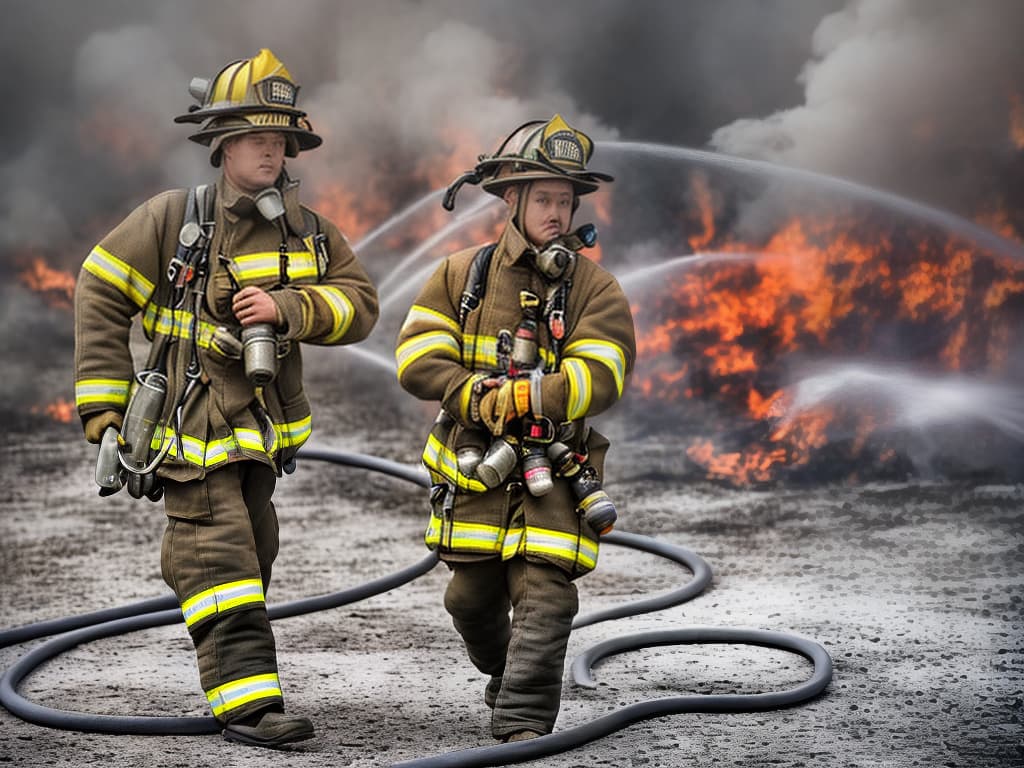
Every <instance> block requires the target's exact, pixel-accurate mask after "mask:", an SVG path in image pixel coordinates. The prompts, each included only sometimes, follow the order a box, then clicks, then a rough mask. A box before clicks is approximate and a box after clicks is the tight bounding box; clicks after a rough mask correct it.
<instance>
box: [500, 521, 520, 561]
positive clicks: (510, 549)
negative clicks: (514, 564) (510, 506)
mask: <svg viewBox="0 0 1024 768" xmlns="http://www.w3.org/2000/svg"><path fill="white" fill-rule="evenodd" d="M523 533H524V531H523V529H522V528H511V529H509V530H508V531H506V533H505V541H504V543H503V545H502V548H501V559H502V560H508V559H509V558H511V557H515V556H516V555H518V554H519V551H520V549H521V548H522V545H523Z"/></svg>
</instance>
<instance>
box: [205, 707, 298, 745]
mask: <svg viewBox="0 0 1024 768" xmlns="http://www.w3.org/2000/svg"><path fill="white" fill-rule="evenodd" d="M244 723H245V721H244V720H242V721H239V722H235V723H228V724H227V725H226V726H224V734H223V735H224V738H225V739H227V740H228V741H234V742H237V743H239V744H249V745H250V746H254V747H271V748H273V747H280V746H282V745H284V744H291V743H292V742H295V741H305V740H306V739H311V738H313V724H312V723H311V722H310V721H309V720H308V719H307V718H305V717H297V716H295V715H286V714H285V713H284V712H267V713H265V714H264V715H263V717H261V718H260V719H259V722H257V723H255V724H251V725H246V724H244Z"/></svg>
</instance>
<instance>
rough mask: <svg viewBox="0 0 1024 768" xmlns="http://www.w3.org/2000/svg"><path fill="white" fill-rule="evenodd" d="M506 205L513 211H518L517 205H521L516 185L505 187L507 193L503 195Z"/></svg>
mask: <svg viewBox="0 0 1024 768" xmlns="http://www.w3.org/2000/svg"><path fill="white" fill-rule="evenodd" d="M501 197H502V199H503V200H504V201H505V204H506V205H508V207H509V208H511V209H512V210H513V211H514V210H515V209H516V205H517V204H518V203H519V187H517V186H516V185H514V184H513V185H512V186H508V187H505V191H504V192H503V193H502V194H501Z"/></svg>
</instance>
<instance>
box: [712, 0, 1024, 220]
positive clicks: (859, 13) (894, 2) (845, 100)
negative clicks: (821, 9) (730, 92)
mask: <svg viewBox="0 0 1024 768" xmlns="http://www.w3.org/2000/svg"><path fill="white" fill-rule="evenodd" d="M1022 29H1024V4H1022V3H1020V2H1017V0H979V1H978V2H961V1H960V0H858V1H857V2H851V3H849V4H848V5H847V7H845V8H843V9H842V10H841V11H838V12H836V13H832V14H829V15H828V16H826V17H825V18H823V19H822V20H821V23H820V24H819V25H818V27H817V29H815V31H814V35H813V56H812V57H811V58H810V59H809V60H808V61H807V62H806V64H805V65H804V66H803V68H802V70H801V72H800V74H799V78H798V80H799V83H800V84H801V85H802V87H803V90H804V94H803V100H802V103H801V104H798V105H793V106H788V107H785V108H782V109H778V110H776V111H774V112H772V113H771V114H769V115H767V116H766V117H761V116H745V117H743V118H740V119H739V120H736V121H733V122H731V123H730V124H728V125H725V126H723V127H721V128H719V129H718V130H717V131H715V132H714V133H713V135H712V137H711V144H712V146H713V147H714V148H716V149H718V150H721V151H723V152H726V153H731V154H738V155H744V156H749V157H753V158H757V159H761V160H768V161H772V162H777V163H782V164H786V165H794V166H798V167H802V168H806V169H809V170H814V171H820V172H824V173H828V174H835V175H838V176H843V177H847V178H850V179H855V180H857V181H860V182H864V183H867V184H869V185H873V186H881V187H884V188H887V189H890V190H893V191H896V192H899V193H902V194H908V195H910V196H912V197H916V198H919V199H923V200H927V201H930V202H933V203H937V204H940V205H943V206H948V207H951V208H954V209H961V210H965V212H966V213H968V214H970V213H975V212H976V211H973V210H971V209H972V207H973V206H975V205H978V204H979V203H982V204H983V203H988V204H991V203H993V202H995V200H996V199H997V197H999V196H998V195H997V194H994V188H998V187H999V185H1001V184H1002V183H1003V182H1004V181H1005V176H1003V169H1004V168H1005V166H1006V164H1007V163H1010V162H1014V161H1016V162H1018V163H1019V161H1020V155H1021V149H1022V148H1021V147H1020V146H1016V145H1015V144H1014V142H1012V141H1011V124H1010V115H1011V104H1012V100H1013V99H1014V98H1015V97H1016V98H1019V97H1020V96H1021V95H1022V91H1021V88H1022V86H1024V46H1022V45H1021V30H1022Z"/></svg>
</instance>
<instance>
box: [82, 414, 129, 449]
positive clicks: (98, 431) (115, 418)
mask: <svg viewBox="0 0 1024 768" xmlns="http://www.w3.org/2000/svg"><path fill="white" fill-rule="evenodd" d="M123 418H124V417H123V416H121V414H120V413H118V412H117V411H100V412H99V413H94V414H93V415H92V416H90V417H89V418H88V419H86V422H85V439H86V440H88V441H89V442H90V443H94V444H98V443H99V442H100V440H102V439H103V433H104V432H106V431H107V427H114V428H116V429H121V421H122V420H123Z"/></svg>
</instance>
